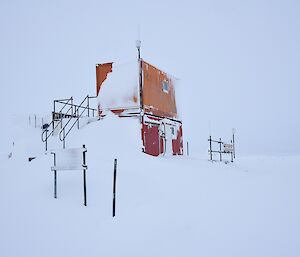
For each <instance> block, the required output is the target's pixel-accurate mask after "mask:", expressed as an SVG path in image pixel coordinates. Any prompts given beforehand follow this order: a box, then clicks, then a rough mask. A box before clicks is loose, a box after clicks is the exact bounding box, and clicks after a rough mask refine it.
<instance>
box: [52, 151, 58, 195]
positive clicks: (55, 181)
mask: <svg viewBox="0 0 300 257" xmlns="http://www.w3.org/2000/svg"><path fill="white" fill-rule="evenodd" d="M53 155H54V167H56V153H53ZM54 198H57V177H56V170H54Z"/></svg>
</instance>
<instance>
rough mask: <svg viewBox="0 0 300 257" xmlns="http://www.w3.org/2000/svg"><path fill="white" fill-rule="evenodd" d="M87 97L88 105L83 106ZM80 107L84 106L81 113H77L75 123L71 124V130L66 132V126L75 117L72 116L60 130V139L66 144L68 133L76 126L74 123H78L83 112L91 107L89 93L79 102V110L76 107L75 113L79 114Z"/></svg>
mask: <svg viewBox="0 0 300 257" xmlns="http://www.w3.org/2000/svg"><path fill="white" fill-rule="evenodd" d="M86 99H88V102H87V105H86V106H85V107H83V106H82V105H83V103H84V102H85V101H86ZM80 108H83V111H82V112H81V114H80V115H77V117H76V120H75V121H74V122H73V124H72V125H71V127H70V128H69V130H68V131H67V134H66V127H67V126H68V124H69V123H70V122H71V120H72V118H73V117H70V118H69V120H68V121H67V123H66V124H65V125H64V127H63V128H61V130H60V131H59V139H60V141H63V143H64V146H65V139H66V137H67V135H68V134H69V133H70V131H71V130H72V128H73V127H74V125H75V124H76V122H79V118H81V116H82V114H83V113H84V111H85V110H86V109H90V108H89V95H87V96H86V97H85V98H84V99H83V100H82V102H81V103H80V104H79V106H78V107H77V110H76V109H75V113H77V114H79V110H80Z"/></svg>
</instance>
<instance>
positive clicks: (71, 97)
mask: <svg viewBox="0 0 300 257" xmlns="http://www.w3.org/2000/svg"><path fill="white" fill-rule="evenodd" d="M73 107H74V106H73V96H71V111H72V117H73V116H74V110H73Z"/></svg>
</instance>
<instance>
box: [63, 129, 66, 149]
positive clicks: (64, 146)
mask: <svg viewBox="0 0 300 257" xmlns="http://www.w3.org/2000/svg"><path fill="white" fill-rule="evenodd" d="M63 131H64V133H63V136H64V138H63V148H66V142H65V138H66V137H65V129H64V130H63Z"/></svg>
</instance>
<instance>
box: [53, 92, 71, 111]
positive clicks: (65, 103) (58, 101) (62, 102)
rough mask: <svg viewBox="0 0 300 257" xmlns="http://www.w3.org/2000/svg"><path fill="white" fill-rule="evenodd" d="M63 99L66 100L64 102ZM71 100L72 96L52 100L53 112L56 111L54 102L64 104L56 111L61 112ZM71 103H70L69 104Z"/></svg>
mask: <svg viewBox="0 0 300 257" xmlns="http://www.w3.org/2000/svg"><path fill="white" fill-rule="evenodd" d="M64 101H67V102H64ZM70 101H71V102H72V101H73V96H71V97H70V98H68V99H58V100H54V101H53V102H54V110H53V111H54V113H56V111H55V103H61V104H64V105H63V107H62V108H61V109H60V111H59V112H58V113H61V112H62V110H63V109H64V108H65V107H66V106H67V105H70V104H69V102H70ZM71 105H72V104H71Z"/></svg>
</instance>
